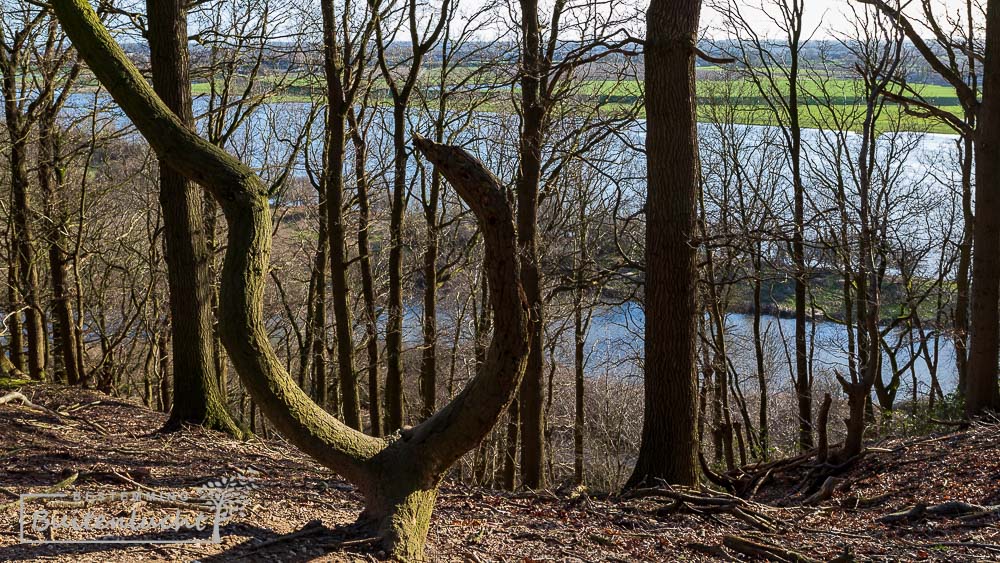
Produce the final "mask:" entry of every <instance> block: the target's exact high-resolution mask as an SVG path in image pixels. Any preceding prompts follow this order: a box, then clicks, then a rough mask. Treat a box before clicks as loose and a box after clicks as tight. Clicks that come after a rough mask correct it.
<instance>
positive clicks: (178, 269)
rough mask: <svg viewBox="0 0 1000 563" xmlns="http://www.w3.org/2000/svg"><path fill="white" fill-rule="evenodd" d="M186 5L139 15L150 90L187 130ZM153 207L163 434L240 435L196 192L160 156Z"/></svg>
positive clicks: (162, 4) (159, 6)
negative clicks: (167, 344)
mask: <svg viewBox="0 0 1000 563" xmlns="http://www.w3.org/2000/svg"><path fill="white" fill-rule="evenodd" d="M186 6H187V3H186V2H183V1H179V0H162V1H161V0H148V1H147V3H146V10H147V15H148V19H149V32H148V39H149V48H150V63H151V67H152V71H153V86H154V88H155V90H156V93H157V95H158V96H159V97H160V98H161V99H162V100H163V101H164V103H165V104H166V106H167V107H168V108H169V109H170V111H171V112H173V113H174V115H176V116H177V117H178V119H180V120H181V122H182V123H183V124H184V125H185V126H186V127H189V128H192V127H193V126H194V116H193V114H192V112H191V87H190V84H191V80H190V77H189V76H188V54H187V37H188V34H187V13H186V8H185V7H186ZM160 206H161V207H162V208H163V227H164V233H165V238H166V246H167V248H166V260H167V281H168V284H169V287H170V316H171V323H170V327H171V330H172V331H173V334H172V338H171V343H172V345H173V370H174V373H173V382H174V392H173V406H172V408H171V410H170V419H169V420H168V422H167V426H166V428H178V427H179V426H180V425H181V424H184V423H191V424H202V425H204V426H207V427H210V428H215V429H217V430H221V431H223V432H226V433H228V434H231V435H233V436H239V435H240V434H241V431H240V429H239V428H238V427H237V426H236V423H235V422H233V420H232V418H230V416H229V413H228V411H227V410H226V405H225V403H224V402H223V401H222V397H221V394H220V391H219V385H218V375H217V372H216V366H215V352H214V350H213V338H214V336H213V328H212V327H213V324H214V322H213V318H212V305H211V299H212V297H211V292H212V281H211V279H210V277H209V268H208V260H209V255H208V249H207V247H206V243H205V232H204V229H205V222H204V220H203V219H202V197H201V193H200V191H198V190H197V189H196V188H195V186H193V185H192V184H191V182H189V181H188V179H186V178H185V177H184V175H183V174H181V173H180V172H178V171H177V170H175V169H173V168H172V167H171V164H170V163H169V161H164V160H163V159H162V155H161V162H160Z"/></svg>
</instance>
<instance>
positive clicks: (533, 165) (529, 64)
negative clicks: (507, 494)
mask: <svg viewBox="0 0 1000 563" xmlns="http://www.w3.org/2000/svg"><path fill="white" fill-rule="evenodd" d="M521 36H522V41H523V53H522V55H521V60H522V63H521V65H522V71H521V111H522V123H521V139H520V157H521V158H520V168H519V170H518V175H517V190H516V191H517V242H518V245H519V247H520V250H521V260H522V262H521V284H522V285H523V286H524V293H525V296H526V297H527V298H528V304H529V305H530V306H531V331H530V341H529V352H528V367H527V369H526V370H525V373H524V380H523V381H522V383H521V395H520V398H519V400H518V409H519V414H520V417H521V421H520V426H521V428H520V434H521V483H522V484H523V485H524V486H525V487H528V488H532V489H538V488H541V487H543V486H544V485H545V472H544V471H543V469H544V464H545V402H544V369H545V366H544V357H543V342H542V339H543V338H544V335H545V315H544V311H543V304H542V292H541V279H540V275H541V273H540V271H539V267H538V240H537V234H536V231H537V223H538V190H539V187H540V186H539V184H540V176H541V170H542V142H543V135H544V127H545V124H544V120H545V113H546V112H545V106H544V101H543V99H542V92H541V82H542V77H541V74H542V73H543V72H544V67H545V61H544V57H543V55H542V45H541V30H540V26H539V21H538V0H521Z"/></svg>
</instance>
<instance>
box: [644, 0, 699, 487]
mask: <svg viewBox="0 0 1000 563" xmlns="http://www.w3.org/2000/svg"><path fill="white" fill-rule="evenodd" d="M700 11H701V1H700V0H675V1H670V0H652V1H651V2H650V5H649V10H648V11H647V12H646V51H645V68H646V75H645V93H646V115H647V118H646V159H647V165H646V169H647V192H646V249H645V252H646V279H645V358H644V368H645V379H644V390H645V402H644V405H645V410H644V414H643V424H642V445H641V446H640V448H639V458H638V460H637V461H636V465H635V469H634V470H633V472H632V475H631V477H629V480H628V482H627V483H626V485H625V486H626V488H631V487H636V486H639V485H641V484H643V483H652V482H655V481H656V480H659V479H663V480H664V481H666V482H667V483H672V484H679V485H694V484H695V483H697V481H698V464H697V452H698V440H697V435H696V419H697V414H698V396H697V395H698V389H697V381H696V379H695V378H696V374H695V350H696V346H695V337H696V326H695V318H696V315H697V309H696V306H695V298H696V292H697V288H696V282H697V266H696V261H695V257H696V245H695V244H694V238H695V236H696V234H695V222H696V218H697V212H696V204H697V200H698V189H699V178H700V170H699V159H698V129H697V123H696V112H695V73H694V56H695V52H694V45H696V41H697V33H698V18H699V15H700Z"/></svg>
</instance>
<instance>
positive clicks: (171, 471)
mask: <svg viewBox="0 0 1000 563" xmlns="http://www.w3.org/2000/svg"><path fill="white" fill-rule="evenodd" d="M20 391H21V392H22V393H23V394H24V395H25V396H26V397H27V398H28V399H29V400H30V401H32V402H33V403H34V404H36V405H39V406H42V407H45V408H47V409H50V410H48V411H47V412H46V411H42V410H39V409H37V408H36V409H32V408H30V407H28V406H25V405H24V404H22V403H20V402H16V401H11V402H9V403H7V404H2V405H0V561H12V560H17V561H36V560H37V561H44V560H59V561H94V562H108V563H110V562H119V561H150V560H183V561H193V560H198V561H202V562H208V561H283V562H284V561H355V560H360V561H366V560H375V559H377V558H378V557H379V556H380V555H381V554H380V553H378V552H376V551H373V549H374V548H373V547H372V545H371V543H369V542H366V538H364V537H360V538H359V537H358V535H357V532H355V531H354V530H353V529H352V527H351V523H352V522H353V521H354V519H355V518H356V517H357V514H358V513H359V511H360V509H361V499H360V497H359V495H358V493H357V492H355V490H354V488H353V487H352V486H350V485H349V484H348V483H346V482H344V481H342V480H340V479H338V478H337V477H336V476H335V475H333V474H331V473H330V472H329V471H327V470H325V469H323V468H322V467H320V466H318V465H316V464H315V463H313V462H312V461H310V460H309V459H308V458H307V457H305V456H304V455H302V454H300V453H299V452H298V451H296V450H295V449H294V448H292V447H291V446H289V445H287V444H286V443H284V442H282V441H280V440H260V439H254V440H252V441H249V442H239V441H235V440H230V439H226V438H224V437H222V436H221V435H219V434H217V433H214V432H210V431H206V430H203V429H201V428H188V429H185V430H183V431H180V432H174V433H169V434H164V433H159V432H157V430H158V429H159V428H160V427H161V426H162V425H163V423H164V422H165V419H166V417H165V416H164V415H163V414H162V413H157V412H153V411H150V410H148V409H146V408H144V407H142V406H141V405H138V404H136V403H133V402H130V401H128V400H122V399H116V398H111V397H109V396H106V395H103V394H100V393H97V392H94V391H86V390H81V389H67V388H61V387H57V386H48V385H30V386H26V387H22V388H21V389H20ZM3 394H4V393H2V392H0V395H3ZM800 467H801V468H802V469H801V471H798V472H796V471H791V472H788V473H783V474H781V475H779V476H777V477H775V478H774V479H769V480H768V483H767V484H765V485H764V486H763V487H761V488H760V489H759V490H758V491H757V492H756V495H755V497H754V500H753V501H750V502H742V501H741V502H740V503H739V506H740V507H742V508H743V514H744V515H746V514H750V517H749V518H748V517H745V516H742V517H738V516H740V514H737V513H738V512H740V511H736V513H734V512H731V511H730V512H727V511H720V510H713V509H711V506H709V507H707V508H706V507H704V506H703V507H702V508H697V506H699V505H698V503H697V502H695V503H687V504H680V503H677V502H674V501H671V499H669V498H662V497H660V496H644V497H641V498H633V499H622V498H617V497H604V498H601V497H588V496H587V495H585V494H583V495H580V494H577V495H575V496H572V498H570V497H566V496H563V497H560V496H557V495H555V494H553V493H538V494H502V493H498V492H495V491H490V490H480V489H470V488H467V487H462V486H458V485H456V484H454V483H446V484H445V485H444V486H443V487H442V490H441V495H440V498H439V500H438V503H437V506H436V509H435V511H434V517H433V523H432V527H431V532H430V536H429V538H428V547H427V556H428V559H429V560H432V561H475V562H484V561H497V560H501V561H545V560H558V561H674V560H687V561H702V560H705V561H707V560H729V561H734V560H743V559H742V557H743V555H741V554H739V553H738V551H739V550H738V549H734V548H733V547H732V546H734V545H738V544H739V542H740V541H741V540H747V541H749V542H752V544H755V545H756V546H758V547H760V546H765V548H766V549H771V548H774V551H772V553H773V554H774V556H775V557H778V558H779V559H772V560H793V559H794V558H795V557H800V558H801V559H798V560H800V561H807V560H816V561H829V560H833V559H836V558H838V557H840V559H839V560H841V561H843V560H848V559H845V558H844V557H843V555H844V553H845V551H846V552H848V553H849V554H850V555H851V556H853V557H854V558H856V559H857V560H875V561H899V560H927V559H929V560H943V561H969V560H997V561H1000V507H998V506H997V505H1000V426H998V425H990V424H977V425H974V426H972V427H971V428H967V429H964V430H958V431H954V432H949V433H946V434H938V435H933V436H924V437H920V438H906V439H890V440H885V441H882V442H881V443H879V444H877V446H875V447H873V448H870V450H869V451H868V453H867V454H866V455H865V456H864V457H863V458H862V459H861V460H860V461H859V462H858V463H856V464H855V465H854V466H853V467H851V468H850V469H848V470H847V471H845V472H843V473H842V474H840V475H839V476H838V479H842V480H839V481H836V482H837V484H838V485H837V487H835V488H834V489H833V493H832V496H830V498H828V499H825V500H822V501H821V502H819V503H816V504H815V505H808V506H807V505H806V503H805V502H804V499H805V497H806V492H807V491H798V490H796V489H797V484H798V483H800V482H802V481H803V476H804V475H805V472H806V466H805V465H803V466H800ZM223 476H230V477H231V478H237V477H242V478H243V481H246V480H247V479H250V478H252V479H253V480H254V484H255V488H252V489H247V490H246V491H244V492H246V494H247V498H248V503H247V505H246V507H245V510H244V512H243V514H242V515H238V516H235V517H234V518H233V519H232V520H231V521H230V522H229V523H228V524H225V525H224V526H222V528H221V530H220V539H221V542H220V543H218V544H205V545H199V544H171V545H167V544H164V545H149V544H134V545H129V544H112V543H90V544H69V543H63V544H57V543H46V544H37V543H35V544H30V543H21V536H20V531H19V510H20V507H19V501H18V497H19V495H21V494H24V493H29V492H30V493H50V494H65V495H70V497H68V498H64V499H62V500H63V502H64V508H63V509H62V510H64V511H71V510H73V509H74V507H75V510H77V511H79V512H83V508H81V507H80V506H79V503H78V504H77V505H71V504H66V501H73V500H74V499H73V498H72V495H73V494H74V493H77V494H79V495H80V497H79V498H81V499H86V494H87V493H91V494H94V493H98V492H106V493H120V492H123V491H134V490H136V489H137V488H138V489H139V490H141V491H146V492H150V491H159V492H161V493H164V492H170V491H173V492H179V491H186V492H188V493H191V494H194V491H195V487H198V486H200V485H205V484H206V483H208V482H210V481H213V480H217V479H219V478H220V477H223ZM243 481H241V482H243ZM722 498H724V497H722ZM57 500H58V499H57ZM98 501H99V499H96V500H95V504H91V505H90V506H91V508H92V509H93V510H102V511H104V512H103V513H107V514H110V515H111V516H122V515H128V514H129V513H130V511H132V510H139V507H138V505H140V504H142V501H140V502H134V501H131V500H129V501H127V502H123V501H120V500H115V501H112V502H105V503H103V504H101V503H100V502H98ZM946 501H963V502H964V503H969V504H972V505H978V506H979V507H987V510H986V511H985V514H978V515H976V514H973V515H972V516H969V515H968V514H967V513H966V514H965V515H963V516H960V517H959V516H957V515H956V514H954V513H951V512H949V511H948V510H944V511H941V510H937V511H936V510H934V507H935V506H936V505H940V503H944V502H946ZM26 502H27V503H33V504H30V505H29V504H26V505H25V506H26V507H28V508H30V510H32V511H33V510H36V509H38V508H39V507H40V506H42V505H44V504H45V503H46V502H48V503H49V505H48V507H49V509H50V510H51V511H52V513H53V514H55V513H56V512H58V510H60V509H59V508H56V503H55V502H54V501H52V500H48V501H42V500H39V499H34V500H29V501H26ZM38 503H41V504H38ZM154 504H155V503H154ZM918 505H919V506H923V505H927V506H928V507H930V508H929V509H928V510H927V511H926V512H924V511H923V510H920V509H919V508H918V510H917V511H914V512H913V513H912V514H911V517H907V518H903V517H898V516H895V517H894V516H891V515H892V514H893V513H896V512H899V511H903V510H907V509H910V508H912V507H914V506H918ZM191 506H193V505H189V504H179V505H177V506H176V507H175V506H171V505H169V504H168V503H166V502H164V503H161V505H160V506H159V508H160V509H166V510H176V509H178V508H183V509H184V510H189V508H190V507H191ZM946 506H948V505H946ZM146 508H147V509H149V508H150V507H146ZM152 508H153V509H156V508H157V507H155V506H154V507H152ZM26 512H27V510H26ZM886 516H888V517H889V518H888V520H889V521H885V520H883V519H884V518H885V517H886ZM53 521H55V520H53ZM29 529H30V528H29ZM83 533H84V532H73V531H71V530H64V529H60V530H59V531H58V533H53V532H51V530H50V531H47V532H43V533H39V534H35V533H30V532H29V533H26V534H25V535H24V539H26V540H35V541H38V540H49V541H51V540H60V539H70V538H76V539H80V537H81V536H80V534H83ZM91 535H93V533H91ZM743 545H746V543H744V544H743Z"/></svg>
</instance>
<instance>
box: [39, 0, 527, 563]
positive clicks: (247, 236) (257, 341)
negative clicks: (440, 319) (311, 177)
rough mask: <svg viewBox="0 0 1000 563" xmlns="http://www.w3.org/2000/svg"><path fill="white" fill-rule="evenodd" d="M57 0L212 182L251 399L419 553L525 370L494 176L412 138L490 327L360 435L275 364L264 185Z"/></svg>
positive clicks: (173, 146)
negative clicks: (452, 212)
mask: <svg viewBox="0 0 1000 563" xmlns="http://www.w3.org/2000/svg"><path fill="white" fill-rule="evenodd" d="M52 6H53V9H54V11H55V13H56V15H57V17H58V18H59V20H60V22H61V23H62V25H63V27H64V29H65V30H66V33H67V35H69V37H70V39H71V40H72V41H73V44H74V46H75V47H76V48H77V50H78V51H79V52H80V54H81V55H82V56H83V58H84V59H85V60H86V61H87V62H88V63H89V65H90V69H91V71H92V72H93V73H94V75H95V76H96V77H97V79H98V80H99V81H100V82H101V83H102V84H103V85H104V86H105V88H107V89H108V91H109V92H110V93H111V95H112V96H113V97H114V99H115V100H116V101H117V102H118V104H119V106H121V108H122V109H123V110H124V112H125V113H126V114H127V115H128V116H129V117H130V118H131V119H132V122H133V123H134V124H135V126H136V127H137V128H138V130H139V131H140V133H142V135H143V136H144V137H145V138H146V139H147V140H148V141H149V143H150V145H151V146H152V147H153V149H154V150H155V151H156V153H157V156H159V157H160V158H161V159H163V160H165V161H166V162H167V163H169V164H170V165H171V166H172V167H173V168H174V169H175V170H177V171H178V172H181V173H182V174H184V175H185V176H186V177H187V178H188V179H189V180H192V181H195V182H197V183H198V184H200V185H201V186H203V187H205V188H206V189H208V190H209V191H210V192H211V193H212V195H213V196H214V197H215V198H216V200H217V201H218V202H219V204H220V206H221V207H222V210H223V212H224V214H225V217H226V221H227V223H228V225H229V239H228V243H229V244H228V246H227V248H226V255H225V261H224V263H223V267H222V276H221V286H220V309H219V325H220V327H219V329H220V330H219V332H220V335H221V337H222V341H223V343H224V344H225V346H226V350H227V351H228V352H229V356H230V359H231V360H232V362H233V365H234V366H235V368H236V372H237V373H238V374H239V376H240V379H241V380H242V381H243V384H244V387H245V388H246V389H247V391H248V392H249V393H250V395H251V397H253V400H254V402H255V403H256V405H257V407H258V408H260V409H261V412H263V413H264V415H265V416H267V418H268V419H269V421H270V422H271V424H272V425H273V426H274V427H275V429H277V430H278V431H279V432H281V433H282V434H283V435H284V436H285V437H286V438H287V439H288V440H289V441H290V442H292V443H293V444H295V445H296V446H297V447H298V448H299V449H301V450H302V451H303V452H305V453H306V454H308V455H310V456H312V457H313V458H315V459H316V460H317V461H318V462H320V463H322V464H324V465H326V466H327V467H329V468H330V469H332V470H334V471H336V472H338V473H339V474H340V475H342V476H343V477H345V478H346V479H348V480H350V481H351V482H353V483H354V484H356V485H357V486H358V488H359V490H360V491H361V493H362V494H363V495H364V496H365V505H366V509H365V511H364V513H363V514H362V517H363V518H362V520H363V521H364V522H366V523H368V524H370V525H371V527H372V528H373V529H374V530H375V531H377V533H378V534H379V536H380V537H381V539H382V544H383V547H384V548H385V549H386V550H387V551H388V552H389V553H390V555H392V556H393V557H395V558H397V559H401V560H416V559H422V558H423V547H424V540H425V538H426V534H427V528H428V526H429V521H430V514H431V511H432V509H433V502H434V499H435V497H436V492H437V486H438V482H439V481H440V479H441V477H442V475H443V474H444V472H445V471H447V470H448V468H449V467H451V466H452V465H453V464H454V463H455V462H456V461H457V460H458V459H459V458H460V457H461V456H462V455H463V454H465V453H466V452H468V451H469V450H471V449H472V448H474V447H475V446H476V445H477V444H478V443H479V442H480V441H481V440H482V438H483V437H484V436H485V435H486V434H487V433H488V432H489V430H490V429H491V428H492V427H493V425H494V424H495V423H496V421H497V419H498V418H499V416H500V414H501V413H502V412H503V410H504V409H505V408H506V407H507V405H508V404H509V403H510V400H511V398H512V397H513V395H514V392H515V390H516V389H517V386H518V384H519V383H520V379H521V375H522V374H523V372H524V359H525V356H526V353H527V315H528V307H527V303H526V300H525V299H524V292H523V290H522V289H521V286H520V283H519V276H520V272H519V270H520V268H519V262H518V257H517V254H516V250H515V249H516V243H515V240H516V238H515V237H516V235H515V233H514V223H513V215H512V213H511V211H510V208H509V207H508V205H507V200H506V198H505V197H504V195H503V194H504V192H503V190H502V188H501V185H500V182H499V181H498V180H497V179H496V178H495V177H494V176H493V175H492V174H490V173H489V172H488V171H487V170H486V168H485V167H484V166H483V164H482V163H481V162H479V161H478V160H476V159H474V158H472V157H471V156H469V155H468V154H467V153H465V152H464V151H462V150H461V149H457V148H452V147H446V146H442V145H437V144H434V143H431V142H429V141H426V140H424V139H421V138H417V139H415V143H414V144H415V145H416V147H417V149H418V150H420V151H421V152H422V153H423V154H424V155H425V156H426V157H427V159H428V160H430V161H431V162H432V163H434V164H435V165H436V166H437V167H438V169H439V170H440V171H441V173H442V174H443V175H444V177H445V178H446V179H448V181H449V182H451V183H452V184H453V185H454V187H455V189H456V191H457V192H458V194H459V195H460V196H461V197H462V198H463V199H464V200H465V201H466V203H467V204H468V205H469V207H470V208H471V209H472V211H473V213H474V214H475V215H476V218H477V219H478V221H479V223H480V227H481V229H482V231H483V238H484V242H485V249H486V252H485V267H486V271H487V273H488V276H489V283H490V289H491V293H492V297H493V299H492V303H493V315H494V320H495V327H496V328H495V330H494V334H493V340H492V342H491V343H490V347H489V351H488V352H487V356H486V360H485V362H484V364H483V366H482V368H481V369H480V371H479V373H478V374H477V376H476V377H475V378H474V379H473V380H472V381H470V382H469V384H468V385H467V386H466V388H465V389H464V390H462V392H461V393H459V394H458V395H457V396H456V397H455V398H454V400H452V401H451V402H450V403H449V404H448V405H446V406H445V407H444V408H442V409H441V410H440V411H438V412H437V413H436V414H435V415H434V416H432V417H431V418H429V419H428V420H426V421H425V422H423V423H421V424H419V425H418V426H416V427H413V428H409V429H406V430H405V431H404V432H403V433H401V434H399V433H397V434H395V435H393V436H391V437H390V438H388V439H379V438H373V437H371V436H367V435H365V434H363V433H361V432H359V431H357V430H354V429H352V428H350V427H348V426H347V425H345V424H344V423H342V422H340V421H339V420H337V419H336V418H334V417H333V416H331V415H330V414H329V413H327V412H325V411H324V410H323V409H322V408H320V407H319V406H318V405H316V403H314V402H313V401H312V400H310V399H309V397H308V396H306V394H305V393H304V392H303V391H302V390H301V389H300V388H299V387H298V385H296V384H295V380H294V379H293V378H292V376H290V375H289V374H288V372H287V371H286V370H285V369H284V368H283V367H282V365H281V362H280V360H279V359H278V357H277V355H276V354H275V352H274V349H273V348H272V346H271V343H270V341H269V339H268V336H267V331H266V328H265V325H264V311H263V295H264V280H266V279H267V277H266V276H267V275H268V261H269V255H270V249H271V214H270V208H269V202H268V197H267V189H266V188H265V186H264V185H263V184H262V183H261V181H260V180H259V179H258V178H257V176H256V175H255V174H254V173H253V171H252V170H251V169H250V168H249V167H247V166H246V165H245V164H243V163H242V162H240V161H239V160H238V159H236V158H234V157H233V156H231V155H229V154H228V153H226V152H225V151H224V150H222V149H221V148H219V147H217V146H215V145H213V144H211V143H209V142H207V141H206V140H204V139H202V138H200V137H199V136H198V135H197V134H196V133H195V132H194V131H192V130H191V129H189V128H188V127H186V126H185V125H184V124H183V123H182V122H181V121H180V120H178V119H177V117H176V116H174V115H173V114H172V113H171V112H170V110H169V109H167V107H166V106H165V105H164V104H163V102H162V101H161V100H160V99H159V98H157V97H156V95H155V94H154V93H153V91H152V89H151V88H150V87H149V86H148V84H147V83H146V82H145V80H144V79H143V77H142V75H140V74H139V72H138V70H137V69H136V68H135V66H134V65H133V64H132V63H131V62H130V61H129V59H128V58H127V56H126V55H125V53H124V51H122V49H121V47H119V46H118V44H117V43H115V41H114V39H113V38H112V37H111V35H110V33H109V32H108V31H107V29H106V28H105V27H104V26H103V24H102V23H101V21H100V19H99V18H98V16H97V14H96V13H95V12H94V10H93V8H91V6H90V3H89V2H88V1H87V0H54V1H53V3H52Z"/></svg>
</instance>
